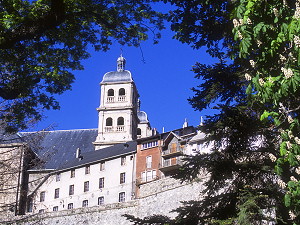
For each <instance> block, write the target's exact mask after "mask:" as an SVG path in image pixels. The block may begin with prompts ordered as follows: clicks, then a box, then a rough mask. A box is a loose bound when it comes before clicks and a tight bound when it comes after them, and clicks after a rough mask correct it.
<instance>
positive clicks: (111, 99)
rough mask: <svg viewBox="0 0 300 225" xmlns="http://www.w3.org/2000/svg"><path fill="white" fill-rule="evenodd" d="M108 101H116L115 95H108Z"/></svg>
mask: <svg viewBox="0 0 300 225" xmlns="http://www.w3.org/2000/svg"><path fill="white" fill-rule="evenodd" d="M106 101H107V102H108V103H112V102H115V97H114V96H108V97H107V100H106Z"/></svg>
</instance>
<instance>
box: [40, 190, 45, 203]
mask: <svg viewBox="0 0 300 225" xmlns="http://www.w3.org/2000/svg"><path fill="white" fill-rule="evenodd" d="M45 196H46V192H44V191H42V192H41V193H40V202H43V201H45Z"/></svg>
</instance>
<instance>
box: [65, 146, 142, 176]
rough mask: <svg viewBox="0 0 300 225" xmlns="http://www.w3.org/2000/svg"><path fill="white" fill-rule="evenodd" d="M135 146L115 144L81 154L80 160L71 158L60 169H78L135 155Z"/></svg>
mask: <svg viewBox="0 0 300 225" xmlns="http://www.w3.org/2000/svg"><path fill="white" fill-rule="evenodd" d="M136 146H137V144H136V141H130V142H127V143H122V144H116V145H113V146H111V147H107V148H103V149H100V150H96V151H91V152H86V153H82V154H81V156H82V159H81V160H79V159H77V158H75V157H73V158H72V160H70V161H69V163H67V164H65V165H64V167H62V168H61V169H62V170H63V169H68V168H74V167H80V166H83V165H86V164H90V163H93V162H99V161H104V160H108V159H113V158H116V157H119V156H122V155H128V154H130V153H135V152H136Z"/></svg>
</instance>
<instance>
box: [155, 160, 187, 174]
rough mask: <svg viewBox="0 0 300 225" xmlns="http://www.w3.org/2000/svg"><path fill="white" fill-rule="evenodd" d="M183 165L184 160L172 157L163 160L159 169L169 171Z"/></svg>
mask: <svg viewBox="0 0 300 225" xmlns="http://www.w3.org/2000/svg"><path fill="white" fill-rule="evenodd" d="M182 165H183V161H182V160H181V159H180V158H172V159H167V160H163V161H162V164H161V165H160V167H159V169H160V170H161V171H162V172H168V171H171V170H174V169H178V168H179V167H180V166H182Z"/></svg>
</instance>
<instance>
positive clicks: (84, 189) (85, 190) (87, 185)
mask: <svg viewBox="0 0 300 225" xmlns="http://www.w3.org/2000/svg"><path fill="white" fill-rule="evenodd" d="M83 191H84V192H87V191H89V182H88V181H86V182H84V188H83Z"/></svg>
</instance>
